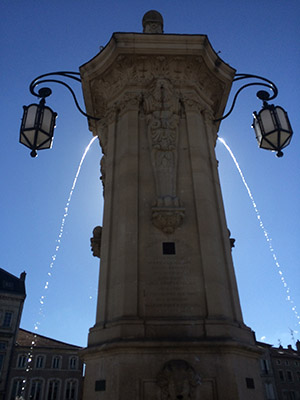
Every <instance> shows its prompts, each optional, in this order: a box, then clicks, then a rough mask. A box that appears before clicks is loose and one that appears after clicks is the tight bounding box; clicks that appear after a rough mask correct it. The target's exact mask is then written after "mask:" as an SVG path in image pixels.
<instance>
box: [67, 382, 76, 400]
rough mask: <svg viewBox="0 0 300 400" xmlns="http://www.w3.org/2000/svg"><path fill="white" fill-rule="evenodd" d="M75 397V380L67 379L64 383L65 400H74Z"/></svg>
mask: <svg viewBox="0 0 300 400" xmlns="http://www.w3.org/2000/svg"><path fill="white" fill-rule="evenodd" d="M76 398H77V381H76V380H75V379H72V380H69V381H67V383H66V393H65V400H76Z"/></svg>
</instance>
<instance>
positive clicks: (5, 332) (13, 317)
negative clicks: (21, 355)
mask: <svg viewBox="0 0 300 400" xmlns="http://www.w3.org/2000/svg"><path fill="white" fill-rule="evenodd" d="M25 277H26V274H25V272H22V274H21V275H20V278H17V277H16V276H14V275H12V274H10V273H9V272H7V271H5V270H4V269H2V268H0V399H1V400H2V399H4V395H5V393H6V391H7V387H8V372H9V370H10V367H11V359H12V354H13V349H14V344H15V341H16V336H17V333H18V329H19V324H20V319H21V315H22V310H23V304H24V300H25V297H26V292H25Z"/></svg>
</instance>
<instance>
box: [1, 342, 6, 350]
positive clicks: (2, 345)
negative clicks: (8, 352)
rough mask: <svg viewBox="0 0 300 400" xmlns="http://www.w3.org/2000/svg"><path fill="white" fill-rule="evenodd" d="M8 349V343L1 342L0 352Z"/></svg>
mask: <svg viewBox="0 0 300 400" xmlns="http://www.w3.org/2000/svg"><path fill="white" fill-rule="evenodd" d="M5 349H6V342H0V351H1V350H5Z"/></svg>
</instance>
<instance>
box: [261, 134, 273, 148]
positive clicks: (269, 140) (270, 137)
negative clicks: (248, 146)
mask: <svg viewBox="0 0 300 400" xmlns="http://www.w3.org/2000/svg"><path fill="white" fill-rule="evenodd" d="M266 139H267V140H266ZM260 147H261V148H263V149H266V150H276V149H277V132H276V133H273V134H271V135H268V136H266V137H265V138H264V139H263V140H262V141H261V145H260Z"/></svg>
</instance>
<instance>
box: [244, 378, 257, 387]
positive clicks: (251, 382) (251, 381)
mask: <svg viewBox="0 0 300 400" xmlns="http://www.w3.org/2000/svg"><path fill="white" fill-rule="evenodd" d="M246 386H247V388H248V389H255V385H254V379H253V378H246Z"/></svg>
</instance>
